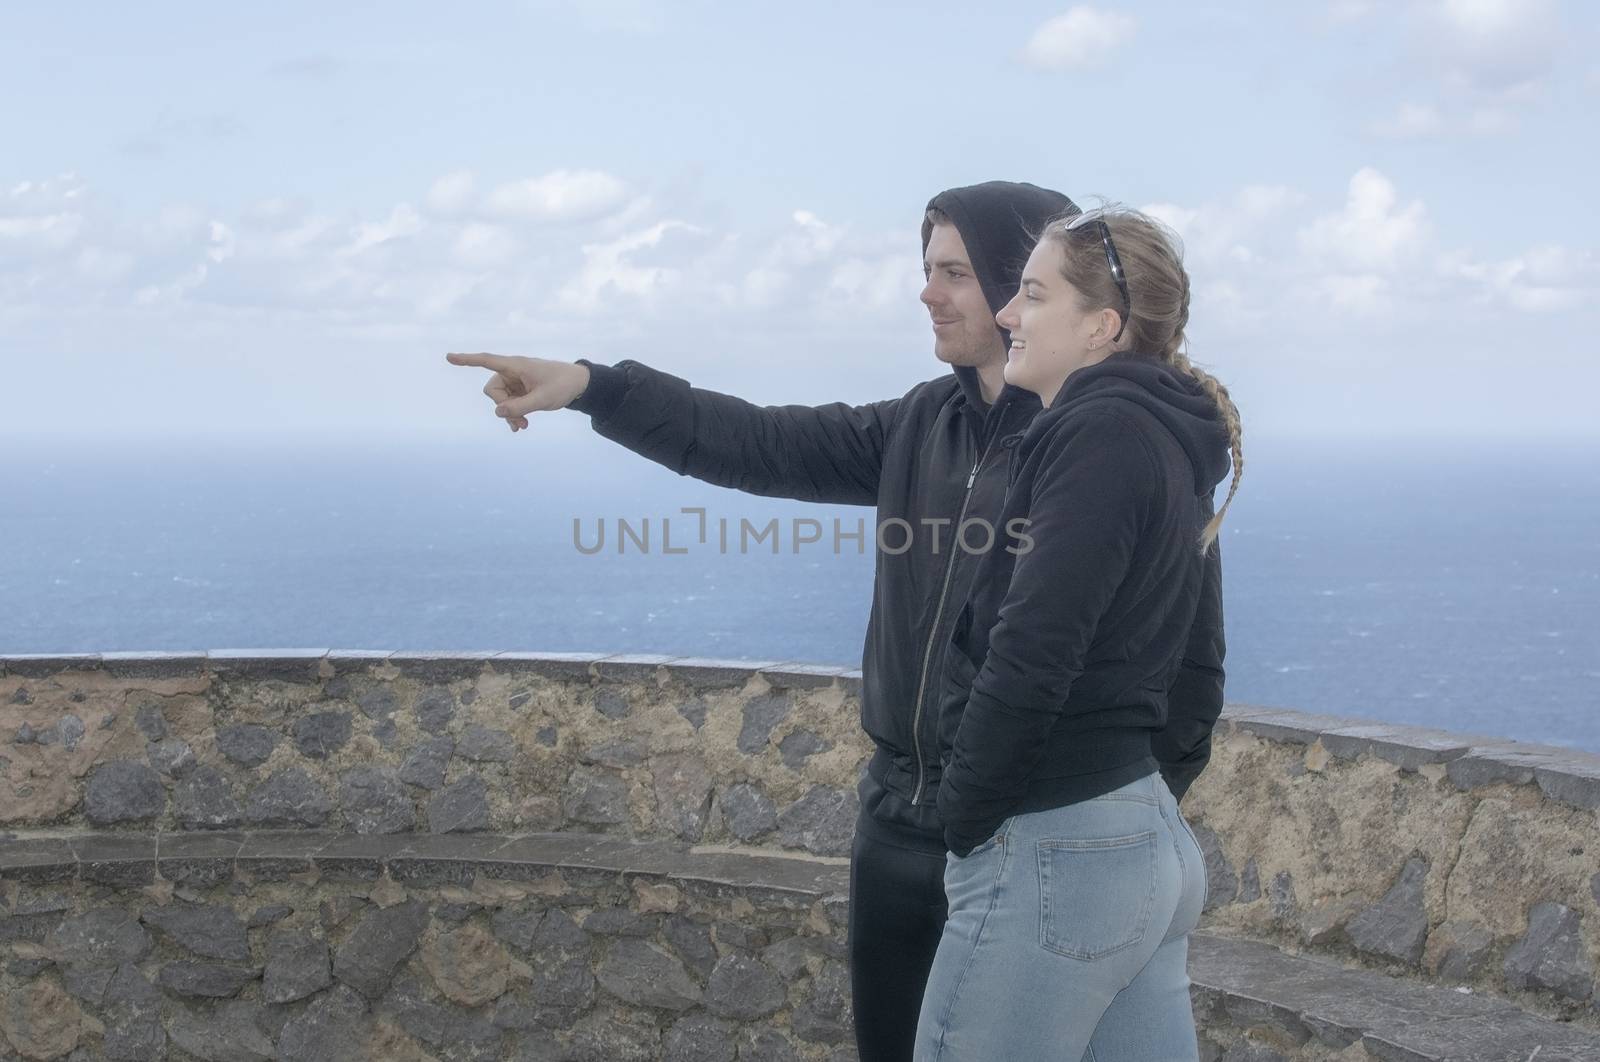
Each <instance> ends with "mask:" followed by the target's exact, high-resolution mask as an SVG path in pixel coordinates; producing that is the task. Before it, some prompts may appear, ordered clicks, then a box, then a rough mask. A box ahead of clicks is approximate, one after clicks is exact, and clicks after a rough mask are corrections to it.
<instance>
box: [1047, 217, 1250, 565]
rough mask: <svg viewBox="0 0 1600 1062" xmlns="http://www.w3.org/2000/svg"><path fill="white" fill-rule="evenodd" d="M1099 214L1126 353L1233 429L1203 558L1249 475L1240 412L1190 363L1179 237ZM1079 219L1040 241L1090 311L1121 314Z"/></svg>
mask: <svg viewBox="0 0 1600 1062" xmlns="http://www.w3.org/2000/svg"><path fill="white" fill-rule="evenodd" d="M1094 213H1095V214H1097V215H1098V217H1099V218H1100V220H1102V221H1104V222H1105V223H1106V227H1107V228H1108V229H1110V230H1111V242H1112V243H1113V244H1114V245H1115V247H1116V251H1117V258H1118V259H1119V260H1120V261H1121V263H1122V272H1123V281H1124V283H1126V284H1127V285H1128V301H1129V302H1130V303H1131V304H1132V309H1131V311H1130V312H1129V313H1128V315H1127V316H1128V319H1127V321H1126V322H1125V323H1124V327H1123V333H1122V339H1121V340H1120V341H1119V349H1126V350H1131V351H1134V352H1136V353H1138V354H1143V355H1147V356H1154V357H1156V358H1158V359H1160V360H1161V361H1163V362H1165V363H1166V364H1168V365H1171V366H1172V367H1173V368H1174V369H1176V370H1177V371H1179V372H1181V373H1183V374H1185V375H1187V376H1189V377H1190V378H1191V379H1193V380H1195V381H1196V382H1197V383H1198V384H1199V385H1200V386H1201V387H1202V388H1203V389H1204V390H1205V392H1206V394H1207V395H1209V396H1210V397H1211V400H1212V401H1213V402H1215V403H1216V406H1217V410H1218V412H1220V413H1221V414H1222V420H1223V423H1224V424H1225V425H1226V426H1227V429H1228V442H1229V452H1230V454H1231V455H1232V457H1233V482H1232V483H1231V484H1230V485H1229V487H1228V497H1227V499H1226V500H1225V501H1224V502H1223V503H1222V508H1221V509H1218V510H1217V512H1216V514H1215V515H1214V516H1212V517H1211V519H1210V520H1209V521H1208V522H1207V523H1206V526H1205V527H1204V528H1203V529H1202V530H1201V532H1200V540H1199V543H1198V544H1199V548H1200V553H1201V555H1202V556H1204V555H1205V554H1206V552H1207V551H1209V550H1210V549H1211V544H1212V543H1213V542H1215V541H1216V539H1217V532H1218V531H1219V530H1220V529H1221V527H1222V518H1223V515H1224V514H1225V513H1226V512H1227V511H1228V506H1229V505H1230V504H1231V503H1232V502H1233V496H1234V494H1236V493H1237V492H1238V490H1239V477H1240V476H1241V475H1242V474H1243V472H1244V449H1243V446H1242V445H1241V442H1240V425H1239V409H1238V407H1237V406H1235V405H1234V404H1233V399H1232V398H1231V397H1230V396H1229V395H1228V389H1227V388H1226V387H1224V386H1223V384H1222V381H1220V380H1218V379H1217V378H1216V377H1215V376H1212V375H1211V374H1210V373H1208V372H1206V371H1205V370H1204V369H1201V368H1199V367H1198V366H1196V365H1194V364H1192V363H1191V362H1190V361H1189V355H1188V353H1187V351H1186V349H1185V348H1186V346H1187V341H1186V340H1185V338H1184V334H1183V330H1184V329H1185V328H1186V327H1187V326H1188V324H1189V274H1188V272H1187V271H1186V270H1185V269H1184V268H1183V243H1182V241H1181V240H1180V239H1179V238H1178V234H1177V233H1175V232H1173V231H1172V229H1171V228H1169V227H1168V226H1166V225H1164V224H1162V223H1161V222H1160V221H1157V220H1156V219H1155V218H1153V217H1150V216H1149V215H1148V214H1143V213H1140V212H1139V211H1137V210H1131V209H1129V208H1127V207H1122V206H1116V205H1111V206H1106V207H1103V208H1101V209H1100V210H1098V211H1095V212H1094ZM1078 216H1079V215H1077V214H1065V215H1062V216H1061V217H1058V218H1055V219H1053V220H1051V221H1050V222H1049V223H1047V224H1046V225H1045V227H1044V231H1043V232H1042V233H1041V234H1040V237H1039V238H1040V239H1045V240H1052V241H1054V242H1055V243H1056V244H1057V246H1059V247H1060V248H1061V275H1062V276H1063V277H1064V278H1065V279H1066V281H1067V283H1069V284H1071V285H1072V286H1073V287H1074V288H1076V289H1078V291H1079V292H1081V293H1082V295H1083V299H1084V304H1083V309H1085V310H1090V309H1094V308H1096V307H1110V308H1112V309H1115V310H1118V311H1120V310H1121V309H1122V307H1123V303H1122V293H1121V291H1120V290H1119V289H1118V287H1117V283H1116V280H1115V279H1114V278H1113V277H1112V276H1111V269H1110V266H1109V264H1108V263H1107V261H1106V251H1105V243H1104V241H1103V240H1102V239H1101V236H1100V227H1099V226H1098V225H1095V224H1093V223H1090V224H1079V225H1078V226H1076V227H1073V228H1069V227H1068V226H1069V225H1071V224H1072V222H1073V220H1074V219H1075V218H1077V217H1078Z"/></svg>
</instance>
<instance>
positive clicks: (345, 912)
mask: <svg viewBox="0 0 1600 1062" xmlns="http://www.w3.org/2000/svg"><path fill="white" fill-rule="evenodd" d="M371 906H372V901H371V900H368V899H367V898H366V897H365V896H348V895H346V896H330V897H329V898H328V899H326V900H323V901H322V902H321V903H320V904H318V905H317V919H318V921H320V922H321V923H322V928H323V929H324V930H325V931H327V932H330V933H331V932H332V931H333V930H335V929H338V928H339V927H340V926H342V925H344V924H345V923H346V922H348V921H350V919H352V918H354V917H355V916H356V915H358V914H360V913H362V912H363V911H365V910H367V909H368V908H369V907H371Z"/></svg>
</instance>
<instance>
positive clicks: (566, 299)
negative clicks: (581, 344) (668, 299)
mask: <svg viewBox="0 0 1600 1062" xmlns="http://www.w3.org/2000/svg"><path fill="white" fill-rule="evenodd" d="M674 229H682V230H686V231H689V232H694V231H697V230H696V229H695V228H694V226H692V225H686V224H684V223H683V222H681V221H660V222H657V223H656V224H654V225H651V226H650V227H649V228H647V229H644V230H643V231H640V232H635V233H631V234H629V235H626V236H622V237H620V238H618V239H615V240H610V241H608V242H605V243H591V244H585V245H584V247H583V266H582V268H581V269H580V270H579V271H578V275H577V276H575V277H573V278H572V279H571V280H570V281H569V282H568V283H567V284H566V285H564V286H563V287H562V288H561V291H560V293H559V295H558V299H559V301H560V303H561V305H562V306H563V307H565V308H567V309H569V310H575V311H577V312H579V313H593V312H595V311H597V310H599V309H601V308H602V307H603V306H604V305H605V301H606V300H607V299H613V298H617V297H620V296H632V297H634V298H638V299H645V300H649V299H651V298H654V297H655V296H657V295H659V294H661V293H662V291H663V290H664V289H665V288H666V287H667V286H668V285H669V284H671V283H672V282H673V281H674V280H675V279H676V278H677V276H678V272H677V270H675V269H672V268H670V267H667V266H660V265H640V264H638V263H636V262H635V261H634V260H633V258H634V254H635V252H638V251H641V250H644V249H646V248H651V247H655V246H657V245H659V244H660V243H661V240H662V237H664V236H665V235H666V234H667V233H669V232H672V231H673V230H674Z"/></svg>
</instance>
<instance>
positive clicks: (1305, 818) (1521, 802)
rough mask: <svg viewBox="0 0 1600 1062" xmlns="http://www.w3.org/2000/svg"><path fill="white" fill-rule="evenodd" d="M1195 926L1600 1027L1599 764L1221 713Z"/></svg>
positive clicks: (1525, 750)
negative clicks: (1200, 915) (1203, 908)
mask: <svg viewBox="0 0 1600 1062" xmlns="http://www.w3.org/2000/svg"><path fill="white" fill-rule="evenodd" d="M1214 742H1215V749H1214V752H1213V755H1212V760H1211V764H1210V766H1208V767H1207V769H1206V771H1205V772H1204V773H1203V774H1202V775H1201V776H1200V778H1199V780H1198V781H1197V782H1196V783H1195V785H1194V786H1193V788H1192V789H1191V791H1190V793H1189V794H1187V795H1186V796H1185V798H1184V801H1183V805H1182V808H1183V812H1184V816H1185V817H1186V818H1188V819H1189V821H1190V823H1191V824H1192V825H1193V826H1194V827H1195V833H1196V834H1197V835H1198V836H1199V838H1200V840H1201V842H1202V844H1203V846H1204V847H1205V848H1206V849H1207V863H1208V866H1207V871H1208V892H1209V895H1208V899H1207V913H1206V916H1205V925H1206V926H1207V927H1208V928H1211V929H1215V930H1217V931H1227V932H1231V933H1236V934H1238V935H1243V936H1249V937H1251V938H1254V939H1258V940H1264V941H1269V942H1272V943H1275V944H1277V945H1278V946H1279V947H1280V948H1283V949H1285V950H1288V951H1296V952H1315V953H1319V954H1324V955H1328V956H1330V957H1336V958H1339V959H1342V960H1345V961H1347V962H1351V963H1355V964H1359V965H1362V966H1365V967H1368V968H1371V969H1375V970H1380V971H1384V972H1388V973H1393V974H1399V975H1404V976H1407V977H1417V978H1423V979H1426V980H1428V981H1431V982H1437V983H1441V984H1446V985H1450V986H1455V987H1461V988H1466V989H1470V990H1472V991H1475V992H1479V993H1488V994H1492V995H1496V996H1502V997H1505V998H1507V999H1510V1000H1513V1001H1515V1002H1517V1003H1519V1004H1520V1005H1522V1006H1524V1007H1526V1008H1528V1009H1530V1010H1532V1011H1535V1012H1538V1013H1542V1014H1545V1015H1547V1016H1550V1017H1554V1018H1559V1019H1563V1020H1568V1019H1570V1020H1573V1021H1576V1022H1579V1023H1581V1024H1584V1025H1587V1026H1589V1027H1592V1028H1596V1029H1600V999H1597V998H1596V996H1595V972H1596V966H1597V964H1600V756H1596V755H1594V754H1590V753H1583V752H1577V751H1573V750H1567V749H1558V748H1549V747H1541V746H1535V745H1529V744H1524V743H1520V742H1513V741H1506V740H1501V739H1496V738H1489V737H1472V736H1467V735H1460V734H1450V733H1444V732H1440V731H1431V730H1422V729H1417V728H1412V727H1399V726H1385V725H1380V724H1374V723H1371V722H1364V721H1361V720H1353V719H1339V718H1332V717H1327V716H1314V715H1309V714H1306V713H1302V712H1289V711H1282V710H1275V709H1263V708H1253V707H1250V706H1246V705H1230V706H1229V708H1228V710H1227V711H1226V712H1225V713H1224V718H1223V720H1222V722H1221V724H1220V725H1219V728H1218V732H1217V734H1216V735H1215V737H1214Z"/></svg>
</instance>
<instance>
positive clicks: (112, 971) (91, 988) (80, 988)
mask: <svg viewBox="0 0 1600 1062" xmlns="http://www.w3.org/2000/svg"><path fill="white" fill-rule="evenodd" d="M116 972H117V968H116V967H115V966H68V967H66V968H65V969H64V970H62V971H61V984H62V985H63V986H64V987H65V988H66V990H67V991H68V992H70V993H72V994H73V995H75V996H77V997H78V998H79V999H81V1000H83V1001H84V1002H85V1003H93V1004H94V1005H95V1006H97V1007H98V1006H99V1005H100V1001H101V998H102V997H103V996H104V995H105V994H106V986H107V985H109V984H111V978H112V977H114V976H116Z"/></svg>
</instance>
